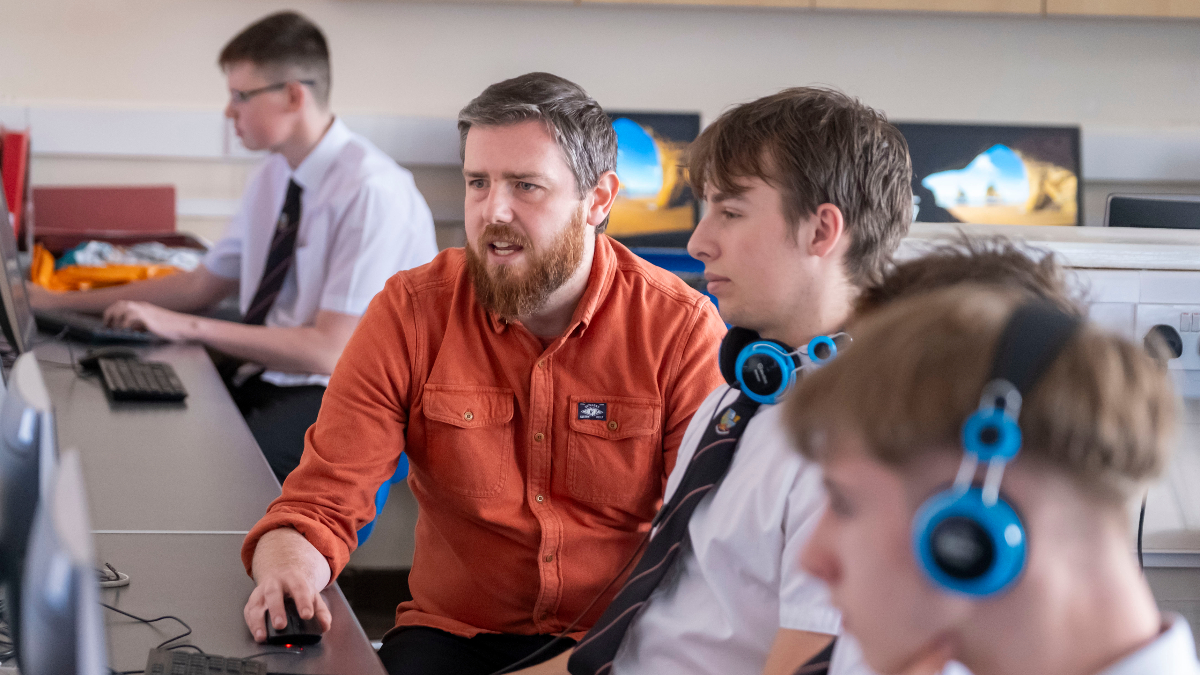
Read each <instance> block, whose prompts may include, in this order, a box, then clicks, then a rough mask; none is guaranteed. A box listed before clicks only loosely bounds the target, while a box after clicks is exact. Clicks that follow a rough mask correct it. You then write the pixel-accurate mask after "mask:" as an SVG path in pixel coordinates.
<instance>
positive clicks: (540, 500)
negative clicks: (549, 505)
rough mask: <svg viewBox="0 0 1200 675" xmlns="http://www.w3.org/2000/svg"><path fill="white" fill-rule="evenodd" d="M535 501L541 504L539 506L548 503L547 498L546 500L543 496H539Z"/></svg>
mask: <svg viewBox="0 0 1200 675" xmlns="http://www.w3.org/2000/svg"><path fill="white" fill-rule="evenodd" d="M534 499H536V500H537V503H539V504H541V503H542V502H544V501H546V498H545V497H543V496H542V495H538V496H536V497H534Z"/></svg>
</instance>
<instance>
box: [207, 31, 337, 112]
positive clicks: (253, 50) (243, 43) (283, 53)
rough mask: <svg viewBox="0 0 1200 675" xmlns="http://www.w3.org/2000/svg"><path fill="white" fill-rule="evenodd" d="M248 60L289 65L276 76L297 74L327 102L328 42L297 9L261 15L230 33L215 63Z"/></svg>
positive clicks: (265, 65)
mask: <svg viewBox="0 0 1200 675" xmlns="http://www.w3.org/2000/svg"><path fill="white" fill-rule="evenodd" d="M242 62H249V63H253V64H254V65H255V66H257V67H259V68H262V69H264V70H273V69H292V70H293V71H295V72H293V73H276V74H275V76H277V77H297V78H298V79H302V80H306V81H309V82H311V85H310V86H311V88H312V92H313V98H314V99H315V100H316V101H317V103H318V104H319V105H320V106H321V107H322V108H324V107H326V106H328V105H329V88H330V84H331V76H330V73H329V45H328V43H327V42H326V41H325V35H324V34H323V33H322V32H321V29H320V28H318V27H317V25H316V24H315V23H313V22H312V21H309V20H308V19H307V18H306V17H305V16H304V15H302V14H299V13H297V12H277V13H275V14H271V15H269V16H266V17H263V18H262V19H259V20H258V21H255V22H254V23H252V24H250V25H249V26H247V27H246V28H245V29H243V30H242V32H240V33H238V34H237V35H235V36H234V38H233V39H232V40H230V41H229V44H227V45H225V48H224V49H222V50H221V55H220V56H219V57H218V58H217V64H218V65H220V66H221V67H222V68H229V67H230V66H232V65H234V64H236V63H242Z"/></svg>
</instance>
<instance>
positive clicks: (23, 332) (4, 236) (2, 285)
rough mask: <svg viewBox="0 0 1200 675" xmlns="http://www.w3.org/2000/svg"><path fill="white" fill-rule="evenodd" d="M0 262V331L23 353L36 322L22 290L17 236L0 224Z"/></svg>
mask: <svg viewBox="0 0 1200 675" xmlns="http://www.w3.org/2000/svg"><path fill="white" fill-rule="evenodd" d="M7 212H8V206H7V205H6V204H5V202H4V191H3V190H0V213H7ZM0 264H3V265H4V273H3V274H0V305H2V311H0V330H3V332H4V339H6V340H8V344H9V345H11V346H12V348H13V350H15V351H16V352H17V353H18V354H24V353H25V352H27V351H29V350H30V349H31V348H32V347H33V338H34V336H35V335H37V322H36V321H34V318H33V309H32V308H31V307H30V306H29V295H28V294H27V293H26V292H25V273H24V272H23V271H22V270H21V264H20V261H19V259H18V258H17V238H16V235H14V234H13V230H12V228H11V227H7V226H5V227H0Z"/></svg>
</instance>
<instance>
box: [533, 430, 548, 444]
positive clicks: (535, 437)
mask: <svg viewBox="0 0 1200 675" xmlns="http://www.w3.org/2000/svg"><path fill="white" fill-rule="evenodd" d="M533 440H535V441H537V442H538V443H541V442H542V441H544V440H546V434H543V433H542V432H540V431H539V432H537V433H536V434H534V435H533Z"/></svg>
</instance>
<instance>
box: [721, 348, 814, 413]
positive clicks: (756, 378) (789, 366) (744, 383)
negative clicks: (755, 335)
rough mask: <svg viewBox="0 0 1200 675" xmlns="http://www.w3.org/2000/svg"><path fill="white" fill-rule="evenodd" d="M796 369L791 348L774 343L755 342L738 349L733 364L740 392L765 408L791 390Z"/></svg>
mask: <svg viewBox="0 0 1200 675" xmlns="http://www.w3.org/2000/svg"><path fill="white" fill-rule="evenodd" d="M799 368H800V360H799V359H797V358H796V355H795V354H794V353H793V352H792V349H791V348H790V347H788V346H787V345H785V344H783V343H782V342H777V341H775V340H756V341H754V342H751V343H750V344H748V345H746V346H745V347H742V351H741V352H739V353H738V358H737V363H736V364H734V372H735V373H736V374H737V378H738V384H739V386H740V388H741V390H742V393H744V394H746V395H747V396H749V397H750V398H751V399H753V400H755V401H758V402H759V403H764V404H766V405H774V404H776V403H778V402H779V401H780V400H781V399H782V398H783V396H784V395H786V394H787V393H788V392H789V391H791V389H792V386H793V385H794V384H795V383H796V371H797V370H799Z"/></svg>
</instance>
